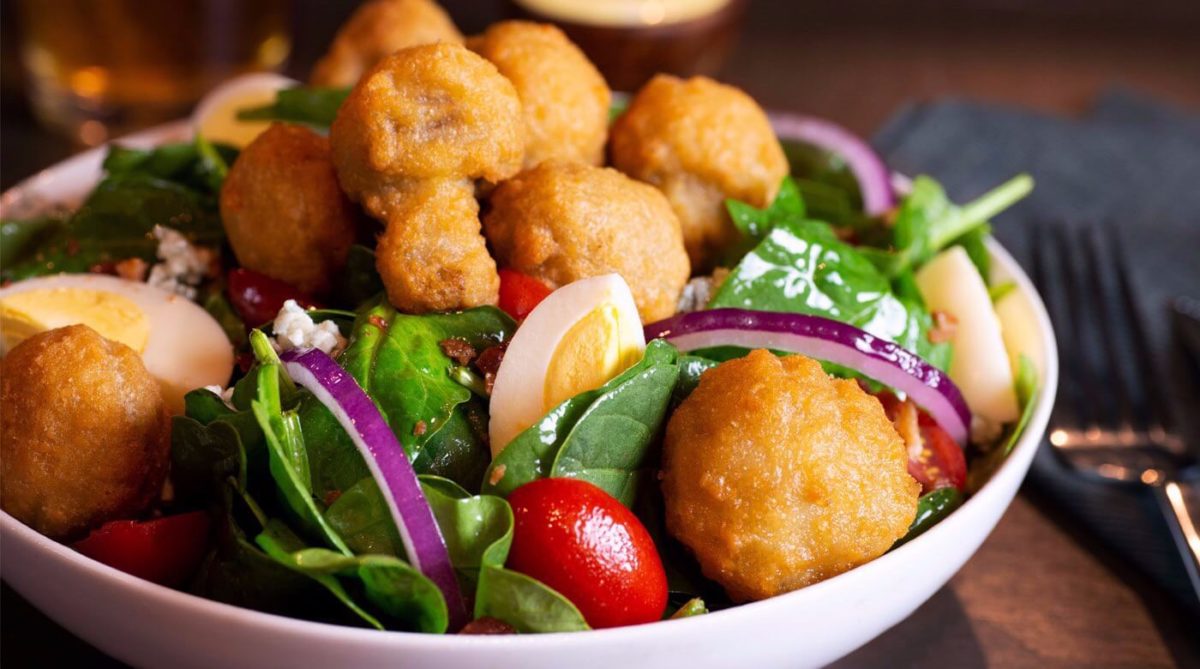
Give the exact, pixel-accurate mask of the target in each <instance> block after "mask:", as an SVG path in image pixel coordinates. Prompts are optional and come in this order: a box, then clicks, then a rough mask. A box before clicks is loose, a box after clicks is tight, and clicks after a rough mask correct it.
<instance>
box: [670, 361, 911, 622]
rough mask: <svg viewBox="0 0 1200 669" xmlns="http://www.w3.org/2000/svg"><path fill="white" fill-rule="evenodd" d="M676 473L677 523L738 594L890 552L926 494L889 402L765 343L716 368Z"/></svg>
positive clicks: (673, 424) (691, 400)
mask: <svg viewBox="0 0 1200 669" xmlns="http://www.w3.org/2000/svg"><path fill="white" fill-rule="evenodd" d="M663 469H664V478H663V495H664V498H665V502H666V520H667V528H668V529H669V530H670V532H671V534H673V535H674V536H675V537H676V538H678V539H679V540H680V541H682V542H683V543H684V544H686V545H687V546H688V547H689V548H691V550H692V552H693V553H695V555H696V558H697V559H698V560H699V562H700V566H701V568H702V569H703V571H704V574H705V575H706V576H708V577H709V578H711V579H713V580H714V581H716V582H718V583H720V584H721V585H722V586H724V588H725V590H726V591H727V592H728V593H729V595H730V597H732V598H733V599H734V600H735V601H747V600H755V599H763V598H765V597H771V596H774V595H778V594H782V593H785V592H789V591H791V590H795V589H797V588H801V587H804V586H806V585H809V584H812V583H816V582H817V581H821V580H823V579H826V578H829V577H831V576H835V575H837V574H840V573H842V572H844V571H847V570H849V569H851V568H853V567H855V566H857V565H860V564H862V563H864V562H868V561H870V560H872V559H874V558H876V557H878V556H880V555H882V554H883V553H884V552H885V551H887V550H888V548H890V547H891V546H892V544H893V543H895V541H896V540H897V539H899V538H900V537H902V536H904V533H905V532H906V531H907V529H908V526H909V524H910V523H911V522H912V520H913V518H914V517H915V515H916V509H917V497H918V495H919V494H920V490H921V486H920V484H918V483H917V482H916V480H914V479H913V478H912V477H911V476H909V474H908V457H907V455H906V453H905V449H904V444H903V441H902V440H901V439H900V437H899V435H897V434H896V430H895V429H894V428H893V427H892V423H891V422H890V421H889V420H888V418H887V416H886V415H885V414H884V411H883V407H882V406H881V405H880V404H879V401H878V400H877V399H875V398H874V397H872V396H870V395H868V394H867V393H866V392H864V391H863V390H862V389H861V388H860V387H859V386H858V384H857V383H855V382H854V381H848V380H842V379H833V378H830V377H829V376H828V375H826V374H825V372H824V371H822V369H821V366H820V364H818V363H817V362H816V361H814V360H811V359H809V358H805V357H803V356H799V355H793V356H788V357H785V358H777V357H775V356H774V355H772V354H771V353H769V352H767V351H764V350H758V351H753V352H751V353H750V355H748V356H746V357H745V358H739V359H736V360H731V361H729V362H726V363H723V364H721V365H719V366H717V367H716V368H714V369H712V370H709V371H708V372H705V374H704V376H703V377H701V379H700V385H699V386H698V387H697V388H696V390H695V391H694V392H693V393H692V394H691V396H690V397H688V399H686V400H685V401H684V402H683V403H682V404H681V405H680V407H679V409H678V410H677V411H676V412H675V413H674V415H672V416H671V420H670V422H669V423H668V425H667V434H666V441H665V444H664V451H663Z"/></svg>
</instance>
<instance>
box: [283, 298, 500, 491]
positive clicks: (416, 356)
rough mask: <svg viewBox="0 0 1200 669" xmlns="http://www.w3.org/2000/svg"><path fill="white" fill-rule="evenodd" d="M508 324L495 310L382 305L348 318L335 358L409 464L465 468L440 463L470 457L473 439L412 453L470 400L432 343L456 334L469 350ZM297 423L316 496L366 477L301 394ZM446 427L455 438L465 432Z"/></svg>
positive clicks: (354, 453) (337, 429) (331, 423)
mask: <svg viewBox="0 0 1200 669" xmlns="http://www.w3.org/2000/svg"><path fill="white" fill-rule="evenodd" d="M514 329H515V324H514V323H513V321H512V319H511V318H509V317H508V316H507V315H505V314H504V313H503V312H501V311H500V310H498V309H495V308H492V307H480V308H476V309H469V310H467V311H461V312H457V313H448V314H427V315H424V316H410V315H407V314H400V313H398V312H397V311H396V310H395V309H393V308H392V307H391V305H389V304H388V303H387V301H386V300H380V301H379V302H378V303H376V304H374V305H371V306H369V307H368V308H364V309H363V310H362V311H361V312H360V313H359V316H358V319H357V320H356V321H355V324H354V329H353V333H352V336H351V338H350V339H351V340H350V345H349V346H348V347H347V349H346V350H345V351H344V352H343V353H342V354H341V356H340V358H339V362H340V363H341V365H342V367H343V368H345V369H346V371H347V372H349V373H350V374H351V375H352V376H354V378H355V380H357V381H358V383H359V385H361V386H362V387H363V389H364V390H366V391H367V393H368V394H369V395H370V396H371V398H372V399H373V400H374V401H375V403H376V405H377V406H378V407H379V410H380V412H381V413H382V414H383V416H384V418H385V419H386V420H387V421H388V424H389V425H390V426H391V428H392V431H393V432H395V433H396V437H397V438H398V439H399V440H400V443H401V444H403V446H404V449H405V451H406V452H407V453H408V455H409V457H410V458H411V459H413V460H414V465H421V468H420V469H418V473H425V472H424V471H423V470H424V468H425V467H430V468H435V466H436V468H438V469H439V470H440V471H443V472H447V473H449V472H452V471H468V470H470V469H471V468H472V467H478V465H477V464H474V465H473V464H471V463H467V464H464V465H461V466H460V465H458V464H455V463H449V462H447V461H446V457H447V454H448V453H456V454H458V455H463V456H464V457H467V458H477V457H478V454H479V453H480V452H481V451H480V448H481V447H480V446H479V445H478V443H476V444H472V445H470V447H469V448H463V447H461V444H459V445H458V446H453V447H452V446H451V445H448V444H449V443H450V440H449V437H447V441H446V442H443V443H442V444H441V445H442V446H444V448H441V450H440V451H439V452H436V453H431V454H430V455H429V456H428V457H427V458H419V456H420V451H421V450H422V449H423V447H424V446H425V445H426V444H427V443H429V442H431V441H432V440H433V439H434V437H435V436H436V435H437V434H438V433H439V432H440V431H441V430H442V429H443V428H445V427H446V426H447V425H448V424H450V423H451V418H452V417H453V414H454V412H455V411H463V410H465V409H460V408H459V405H462V404H464V403H467V402H469V401H470V400H471V398H472V394H471V391H469V390H467V389H466V388H464V387H462V386H461V385H459V384H458V383H455V382H454V381H453V380H452V379H451V378H450V370H451V368H452V367H453V366H454V362H453V361H452V360H450V358H448V357H446V355H445V354H444V353H443V352H442V350H441V347H440V346H439V342H441V341H442V340H444V339H448V338H460V339H463V340H465V341H467V342H468V343H470V344H471V345H472V346H474V347H475V348H476V350H482V349H484V348H486V347H489V346H493V345H495V344H499V343H502V342H504V341H507V340H508V338H509V337H510V336H511V335H512V332H513V330H514ZM299 413H300V420H301V424H302V425H303V429H304V433H305V434H306V435H308V436H309V438H308V440H307V443H308V450H309V462H310V465H311V467H312V474H313V485H314V488H315V489H316V491H317V494H318V495H319V496H322V497H323V496H325V495H327V494H329V493H332V492H341V491H343V490H345V489H347V488H349V487H350V486H352V485H354V484H355V483H357V482H358V481H360V480H361V479H363V478H364V477H366V476H369V472H368V471H367V468H366V464H365V463H364V462H363V461H362V457H361V456H360V455H359V453H358V449H357V448H355V446H354V444H353V442H351V441H350V438H349V437H348V436H347V435H346V433H345V431H344V430H342V428H341V426H340V425H339V424H338V423H337V421H336V420H335V419H334V418H333V415H332V414H330V413H329V410H328V409H326V408H325V407H324V406H323V405H321V403H320V402H318V401H317V400H316V399H315V398H313V397H312V396H306V397H305V399H304V400H303V401H301V403H300V408H299ZM456 425H457V426H453V429H454V435H455V438H457V439H467V438H468V435H469V434H470V431H469V430H465V429H463V426H462V425H461V424H456Z"/></svg>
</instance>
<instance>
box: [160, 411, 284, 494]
mask: <svg viewBox="0 0 1200 669" xmlns="http://www.w3.org/2000/svg"><path fill="white" fill-rule="evenodd" d="M184 404H185V406H186V409H187V411H186V414H185V415H183V416H175V417H173V418H172V419H171V481H172V483H173V484H174V487H175V496H176V498H177V499H179V500H181V501H185V502H186V501H202V500H205V499H209V498H210V497H212V496H213V493H214V491H218V490H219V489H220V488H222V487H224V486H226V485H230V484H232V485H234V486H235V488H236V489H237V491H239V492H245V491H246V489H247V487H248V485H249V481H250V479H255V480H256V481H257V480H261V479H262V478H264V477H263V475H262V472H260V471H259V469H261V468H263V467H264V466H265V460H266V458H267V455H266V452H265V449H266V444H265V442H264V440H263V435H262V430H261V429H259V427H258V422H257V420H256V419H255V417H254V415H253V414H252V413H251V412H249V411H241V412H235V411H233V410H231V409H230V408H229V407H227V406H225V403H224V402H222V401H221V398H219V397H217V396H216V395H214V394H213V393H211V392H209V391H208V390H205V389H203V388H201V389H197V390H193V391H191V392H190V393H188V394H187V395H186V396H184Z"/></svg>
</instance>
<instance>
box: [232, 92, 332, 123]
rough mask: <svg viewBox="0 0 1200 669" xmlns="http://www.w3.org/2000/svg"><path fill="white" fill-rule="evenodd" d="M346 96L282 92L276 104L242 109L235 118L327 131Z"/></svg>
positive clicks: (277, 96) (277, 94) (278, 94)
mask: <svg viewBox="0 0 1200 669" xmlns="http://www.w3.org/2000/svg"><path fill="white" fill-rule="evenodd" d="M348 95H350V89H349V88H322V87H316V86H295V87H292V88H284V89H282V90H280V91H279V92H278V93H276V94H275V102H273V103H271V104H269V105H263V106H261V107H252V108H249V109H241V110H239V111H238V114H237V117H238V119H240V120H243V121H289V122H291V123H306V124H308V125H311V126H316V127H318V128H328V127H329V126H330V125H331V124H332V123H333V119H334V118H335V117H337V111H338V108H339V107H341V106H342V102H344V101H345V100H346V96H348Z"/></svg>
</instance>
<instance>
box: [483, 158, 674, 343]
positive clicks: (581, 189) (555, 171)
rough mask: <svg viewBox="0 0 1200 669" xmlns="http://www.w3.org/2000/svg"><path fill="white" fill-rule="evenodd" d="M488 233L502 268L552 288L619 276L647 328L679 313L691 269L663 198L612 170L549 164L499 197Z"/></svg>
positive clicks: (504, 187)
mask: <svg viewBox="0 0 1200 669" xmlns="http://www.w3.org/2000/svg"><path fill="white" fill-rule="evenodd" d="M490 203H491V208H490V210H489V211H488V212H487V213H486V214H485V215H484V219H483V224H484V233H485V234H486V235H487V238H488V240H489V241H490V242H491V243H492V247H493V248H494V249H495V252H496V258H497V260H498V261H499V263H500V265H501V266H502V267H511V268H513V269H515V270H517V271H519V272H523V273H525V274H528V275H530V276H534V277H537V278H539V279H541V280H543V281H545V282H546V283H547V284H549V285H550V286H552V287H558V286H562V285H565V284H568V283H571V282H572V281H577V280H579V279H586V278H589V277H593V276H600V275H602V274H609V273H611V272H616V273H617V274H620V275H621V277H622V278H624V279H625V282H626V283H628V284H629V288H630V290H631V291H632V292H633V298H634V301H635V302H636V303H637V307H638V312H639V313H640V314H641V317H642V321H643V322H646V323H649V322H651V321H656V320H660V319H662V318H666V317H668V316H670V315H672V314H674V313H675V307H676V305H677V304H678V301H679V294H680V293H681V292H682V291H683V286H684V285H685V284H686V283H687V280H688V276H689V275H690V273H691V268H690V266H689V265H688V258H687V253H686V252H685V251H684V248H683V237H682V235H681V234H680V231H679V222H678V221H677V220H676V218H675V214H674V212H672V211H671V206H670V204H668V203H667V200H666V198H665V197H663V195H662V193H660V192H658V191H657V190H656V189H654V188H653V187H651V186H648V185H646V184H643V183H640V182H637V181H634V180H633V179H630V178H629V177H627V176H625V175H623V174H621V173H620V172H618V171H616V170H614V169H611V168H606V167H593V166H590V165H584V164H581V163H570V162H563V161H555V160H551V161H546V162H543V163H541V164H540V165H538V166H537V167H534V168H532V169H529V170H526V171H524V172H522V173H521V174H518V175H517V176H515V177H513V178H512V179H509V180H508V181H505V182H504V183H502V184H500V186H499V187H498V188H496V190H495V192H494V193H492V197H491V200H490Z"/></svg>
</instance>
